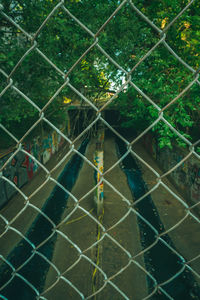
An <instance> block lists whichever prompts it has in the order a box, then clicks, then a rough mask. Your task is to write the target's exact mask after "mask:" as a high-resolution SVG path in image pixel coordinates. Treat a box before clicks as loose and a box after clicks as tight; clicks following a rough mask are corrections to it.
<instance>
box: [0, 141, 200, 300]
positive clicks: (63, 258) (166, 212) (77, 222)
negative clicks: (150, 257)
mask: <svg viewBox="0 0 200 300" xmlns="http://www.w3.org/2000/svg"><path fill="white" fill-rule="evenodd" d="M77 146H78V145H77ZM104 146H105V153H104V155H105V170H108V169H109V168H110V166H112V165H113V164H114V163H115V162H116V161H117V160H118V158H117V155H116V150H115V143H114V140H113V139H112V138H108V139H106V141H105V145H104ZM94 149H95V143H94V141H91V142H90V143H89V146H88V148H87V152H86V156H87V158H88V159H89V160H90V161H91V162H92V161H93V153H94ZM67 150H68V148H67V146H65V148H64V149H62V150H61V151H60V152H59V153H58V154H57V155H56V156H55V157H54V159H53V160H51V161H50V162H49V163H48V164H47V168H48V169H49V170H51V169H52V168H53V167H54V165H55V164H56V163H57V162H58V161H59V160H60V159H61V158H62V157H63V156H64V155H65V153H66V152H67ZM134 150H135V151H136V152H137V153H138V154H139V155H140V156H142V157H143V159H144V160H145V161H147V162H148V163H149V164H150V165H151V166H153V168H154V169H155V170H157V171H158V172H159V173H161V174H162V172H161V171H160V169H159V168H158V166H157V165H156V163H155V162H154V161H153V160H152V159H151V157H150V156H149V155H148V154H147V153H146V151H145V150H144V148H143V147H142V146H141V144H137V145H136V146H134ZM70 157H71V156H70ZM70 157H68V158H66V159H65V161H64V162H63V164H62V165H61V166H60V167H58V168H57V169H56V170H55V171H54V172H53V173H52V175H53V176H54V178H58V176H59V174H60V173H61V172H62V170H63V168H64V166H65V165H66V163H67V161H68V160H69V158H70ZM140 166H141V168H142V173H143V179H144V181H145V182H146V183H147V185H148V187H149V188H151V187H152V186H153V185H155V176H154V175H153V173H152V172H151V171H150V170H149V169H148V168H147V167H146V166H145V165H143V164H141V163H140ZM105 178H106V180H108V181H109V182H110V183H111V184H112V185H113V186H114V187H115V188H116V189H117V190H118V191H119V192H120V193H122V194H123V195H124V196H125V197H126V198H127V199H129V200H130V201H132V195H131V192H130V189H129V187H128V184H127V180H126V177H125V175H124V173H123V171H122V170H121V169H120V167H119V165H117V166H116V167H115V168H114V169H113V170H112V171H110V172H108V173H107V174H106V177H105ZM45 179H46V178H45V174H44V172H43V171H41V172H40V173H38V174H37V175H36V176H35V177H34V178H33V180H32V181H31V183H29V184H28V185H26V186H25V187H24V188H23V191H24V193H25V194H26V195H30V194H31V193H32V192H33V191H34V190H35V189H36V187H37V186H38V185H39V184H41V183H42V182H44V181H45ZM165 182H166V183H167V185H168V186H170V188H171V189H172V190H174V191H175V192H176V193H177V191H176V190H175V189H174V187H173V186H172V185H171V184H170V182H168V181H167V180H165ZM54 186H55V184H54V183H53V182H48V183H47V184H45V185H44V187H43V188H42V189H41V190H40V191H39V192H38V193H37V194H35V195H34V196H33V197H31V199H30V202H31V203H32V204H34V205H35V206H36V207H38V208H41V207H42V205H43V203H44V202H45V200H46V199H47V198H48V197H49V195H50V193H51V191H52V189H53V187H54ZM93 186H94V170H93V168H92V167H91V166H90V165H88V164H87V163H86V162H85V163H84V164H83V167H82V169H81V171H80V174H79V177H78V180H77V182H76V184H75V186H74V188H73V190H72V193H73V195H74V196H75V197H76V198H77V199H78V200H79V205H80V206H81V207H82V208H83V209H86V210H87V211H89V212H90V213H91V215H92V216H93V217H95V218H96V213H95V210H94V202H93V195H94V192H93V191H92V192H91V193H90V194H88V195H87V196H86V197H84V195H86V194H87V193H88V192H89V191H90V190H91V189H92V187H93ZM104 192H105V206H104V214H103V218H102V225H103V226H104V227H105V229H106V230H107V232H108V233H109V234H110V235H111V236H112V237H113V238H114V239H115V240H116V241H117V242H118V243H119V244H120V245H121V246H122V247H123V248H125V249H126V250H127V251H128V252H130V254H131V255H133V256H135V255H137V254H139V253H140V251H141V246H140V237H139V229H138V226H137V220H136V216H135V214H133V213H131V214H129V215H128V216H127V217H126V218H125V219H124V220H123V221H122V222H121V223H119V224H118V221H119V220H120V219H121V218H122V217H123V216H124V215H125V213H126V212H127V211H128V208H127V205H126V203H125V202H124V201H123V199H122V198H121V197H120V196H119V195H118V194H117V193H116V192H115V191H114V190H113V189H112V188H111V187H110V186H109V185H107V184H105V186H104ZM152 199H153V201H154V203H155V205H156V207H157V210H158V212H159V215H160V218H161V220H162V222H163V224H164V226H165V229H166V230H168V229H170V228H171V227H173V226H174V225H175V224H177V222H179V221H180V220H182V218H183V216H184V215H185V210H184V208H183V206H182V204H180V202H179V201H178V200H177V199H175V198H174V197H173V196H172V195H171V194H169V192H167V191H166V190H165V189H164V188H162V187H159V188H157V189H156V190H155V191H154V192H153V193H152ZM23 207H24V200H23V198H22V197H21V196H19V195H18V196H16V197H14V198H13V199H12V200H11V201H10V202H9V204H8V205H7V206H6V207H5V208H4V209H3V210H2V211H1V213H2V214H3V215H4V216H5V217H6V218H7V219H8V220H11V219H12V218H13V217H14V216H15V215H16V213H17V212H20V210H21V208H23ZM73 209H74V200H73V199H71V198H70V199H69V201H68V205H67V208H65V210H64V213H63V216H62V220H63V222H62V224H61V225H60V226H59V228H58V230H59V231H60V232H61V233H58V238H57V242H56V245H55V249H54V254H53V260H52V262H53V263H54V264H55V265H56V267H57V268H58V270H59V271H60V272H61V273H62V274H63V277H62V278H61V279H60V280H59V281H56V276H57V273H56V272H55V270H54V269H53V268H52V267H50V269H49V272H48V275H47V278H46V284H45V290H46V289H48V287H50V286H51V285H52V284H53V283H55V285H54V287H53V288H52V289H50V290H48V291H47V292H46V293H45V295H44V296H45V297H47V299H52V300H54V299H59V298H60V300H61V299H68V298H69V299H80V296H79V294H78V293H77V292H75V290H74V288H72V287H71V286H70V283H69V282H68V281H67V280H70V282H71V283H72V284H73V285H74V287H77V288H78V289H79V290H80V292H82V293H83V294H84V295H90V294H92V293H93V292H95V291H98V290H99V289H100V292H99V293H98V294H97V297H96V299H104V298H105V299H109V300H112V299H113V300H114V299H117V300H118V299H123V297H122V296H121V295H120V294H119V293H118V292H117V291H116V289H115V288H114V287H113V286H111V285H110V284H109V283H107V284H106V285H105V287H104V288H103V289H102V290H101V288H102V287H103V284H104V278H103V276H102V274H101V273H100V272H99V271H98V270H95V268H94V266H92V265H91V263H90V262H89V261H88V260H87V258H88V259H89V260H92V261H94V262H95V263H97V264H98V265H99V267H101V268H102V269H103V270H104V272H105V273H106V274H107V276H108V277H109V278H112V282H113V283H114V284H115V285H117V286H118V287H119V288H120V289H121V291H122V292H124V293H125V294H126V295H127V296H128V297H129V298H130V299H132V298H133V295H134V299H136V300H137V299H138V300H139V299H142V298H143V297H145V296H146V295H147V288H146V280H145V276H144V272H143V271H142V270H140V269H139V268H138V266H136V264H135V263H134V262H132V263H131V264H130V265H129V266H128V267H126V266H127V264H128V262H129V260H128V256H127V254H125V252H124V251H123V250H121V249H120V248H119V246H117V245H116V244H115V243H114V242H113V241H111V240H110V239H109V238H108V237H107V236H105V237H104V238H103V240H101V239H100V242H99V243H98V244H97V245H95V246H94V247H91V246H92V245H93V244H94V243H95V242H96V240H97V238H101V237H102V231H101V230H100V229H99V227H98V225H97V223H96V222H95V221H94V220H93V219H92V218H91V217H88V216H87V215H86V214H85V212H84V211H83V210H81V209H80V208H78V209H76V210H75V211H74V212H73V213H72V214H71V216H70V218H68V219H66V216H67V215H69V213H70V212H72V211H73ZM36 215H37V212H36V211H35V210H34V209H33V208H30V207H27V208H26V210H24V211H23V212H22V213H21V214H20V215H19V217H18V218H17V219H16V220H15V222H14V223H13V226H14V227H15V228H17V229H18V230H19V231H20V232H22V233H25V232H26V231H27V229H28V228H29V227H30V225H31V223H32V222H33V220H34V219H35V217H36ZM116 224H117V225H116ZM3 225H4V224H3V222H1V223H0V233H1V232H2V231H3ZM111 227H112V228H111ZM199 231H200V224H199V223H198V222H196V221H194V219H192V218H191V217H187V218H186V219H185V221H183V222H182V223H181V224H180V225H179V226H178V227H176V228H175V229H174V230H171V231H170V232H169V235H170V237H171V239H172V241H173V242H174V244H175V245H176V248H177V250H178V251H180V253H181V254H182V255H183V256H184V257H185V258H186V259H187V260H190V259H192V258H193V257H195V256H197V255H198V254H199V248H200V247H199ZM62 232H63V233H64V234H65V235H67V236H68V238H69V239H68V240H66V239H65V238H64V237H63V236H62ZM20 239H21V237H20V236H19V235H17V234H16V233H14V232H13V231H11V230H9V231H8V232H7V233H6V235H3V236H2V237H1V238H0V245H1V246H0V252H1V254H2V255H5V256H7V254H8V253H9V252H10V250H11V249H12V248H13V246H14V245H15V244H16V243H17V242H18V241H19V240H20ZM70 240H73V243H71V242H70ZM75 245H77V246H78V247H79V248H80V249H81V251H82V252H83V255H82V256H79V254H78V251H77V250H76V248H75V247H74V246H75ZM136 260H137V262H138V263H139V264H140V265H141V266H144V262H143V256H142V255H138V256H137V259H136ZM136 260H135V261H136ZM76 262H78V263H77V264H75V263H76ZM72 266H73V268H71V267H72ZM191 266H192V267H193V268H194V269H195V270H196V272H198V273H200V260H196V261H194V262H192V263H191ZM122 267H125V270H124V271H123V272H122V273H119V274H118V275H117V273H118V272H119V271H120V270H121V268H122Z"/></svg>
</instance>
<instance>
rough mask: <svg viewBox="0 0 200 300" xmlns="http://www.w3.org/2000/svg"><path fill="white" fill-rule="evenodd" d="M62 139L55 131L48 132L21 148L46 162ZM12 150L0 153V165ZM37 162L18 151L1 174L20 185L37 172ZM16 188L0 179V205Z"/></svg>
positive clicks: (40, 160) (58, 146)
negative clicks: (42, 137)
mask: <svg viewBox="0 0 200 300" xmlns="http://www.w3.org/2000/svg"><path fill="white" fill-rule="evenodd" d="M63 142H64V139H63V138H62V137H61V135H59V134H58V133H57V132H55V131H54V132H52V133H51V134H48V135H47V136H46V137H45V138H44V139H43V140H41V137H36V138H34V139H33V141H32V142H31V143H30V142H28V143H24V144H23V148H24V149H25V150H26V151H27V152H28V153H30V154H31V155H32V156H33V157H35V158H36V159H37V160H38V161H39V162H41V163H43V164H46V163H47V162H48V160H49V159H50V158H51V156H52V155H53V154H54V153H55V152H57V151H58V149H59V148H60V147H61V146H62V144H63ZM12 153H13V152H11V151H9V152H8V151H7V152H5V153H4V155H2V154H1V158H0V166H3V165H4V163H5V162H6V161H7V160H8V159H9V157H10V156H11V155H12ZM38 168H39V164H38V163H37V161H35V160H34V159H32V158H31V157H30V156H29V155H28V154H25V153H23V152H21V151H20V152H18V153H17V154H16V155H15V157H14V158H13V159H12V160H11V162H9V163H8V165H7V166H6V167H5V168H4V169H3V172H2V173H3V175H4V176H5V177H6V178H8V179H9V180H10V181H11V182H13V183H14V184H15V185H16V186H17V187H19V188H20V187H22V186H23V185H24V184H25V183H27V182H28V181H29V180H31V179H32V177H33V176H34V174H35V173H36V172H37V170H38ZM15 193H16V189H15V188H14V187H13V186H12V185H11V184H9V183H8V182H6V181H5V180H3V179H0V207H1V206H2V205H4V204H5V203H6V202H7V201H8V200H9V199H10V198H11V197H12V196H13V195H14V194H15Z"/></svg>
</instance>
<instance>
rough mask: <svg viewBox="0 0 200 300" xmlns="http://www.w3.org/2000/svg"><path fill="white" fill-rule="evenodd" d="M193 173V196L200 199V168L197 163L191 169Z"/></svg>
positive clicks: (191, 173) (197, 199)
mask: <svg viewBox="0 0 200 300" xmlns="http://www.w3.org/2000/svg"><path fill="white" fill-rule="evenodd" d="M190 170H191V172H190V175H191V177H190V178H191V198H192V199H194V200H196V201H200V168H198V166H197V165H193V168H191V169H190Z"/></svg>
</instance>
